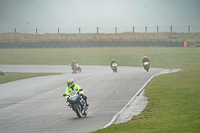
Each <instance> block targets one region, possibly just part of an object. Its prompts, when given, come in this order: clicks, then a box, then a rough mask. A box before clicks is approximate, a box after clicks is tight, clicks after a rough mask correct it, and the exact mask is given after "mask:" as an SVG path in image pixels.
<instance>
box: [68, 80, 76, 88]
mask: <svg viewBox="0 0 200 133" xmlns="http://www.w3.org/2000/svg"><path fill="white" fill-rule="evenodd" d="M73 85H74V80H73V79H68V80H67V86H68V87H72V86H73Z"/></svg>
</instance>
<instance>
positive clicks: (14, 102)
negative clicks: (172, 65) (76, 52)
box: [0, 65, 164, 133]
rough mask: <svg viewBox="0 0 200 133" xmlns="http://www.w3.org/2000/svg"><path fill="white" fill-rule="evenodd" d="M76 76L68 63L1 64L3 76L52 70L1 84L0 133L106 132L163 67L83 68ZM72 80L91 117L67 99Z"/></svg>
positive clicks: (0, 68)
mask: <svg viewBox="0 0 200 133" xmlns="http://www.w3.org/2000/svg"><path fill="white" fill-rule="evenodd" d="M80 67H81V69H82V72H81V73H80V74H72V70H71V67H70V66H64V65H53V66H48V65H31V66H29V65H0V70H1V71H2V72H32V73H34V72H43V73H44V72H53V73H62V74H60V75H50V76H43V77H35V78H29V79H23V80H18V81H14V82H8V83H4V84H0V132H1V133H4V132H5V133H6V132H8V133H10V132H17V133H28V132H43V133H45V132H48V133H51V132H52V133H54V132H72V133H77V132H80V133H88V132H92V131H95V130H98V129H101V128H103V127H104V126H105V125H107V124H108V123H109V122H110V121H111V120H112V118H113V116H114V115H115V114H116V113H118V112H119V111H120V110H121V109H122V108H123V107H124V106H125V105H126V104H127V103H128V102H129V100H130V99H131V98H132V97H133V96H134V95H135V94H136V93H137V91H138V90H139V89H140V88H141V87H142V86H143V85H144V84H145V82H147V81H148V80H149V79H150V78H151V77H152V76H153V75H154V74H156V73H159V72H161V71H163V70H164V69H161V68H150V71H149V72H146V71H145V70H144V69H143V68H142V67H123V66H118V72H117V73H113V72H112V70H111V68H110V67H109V66H80ZM69 78H73V79H74V80H75V83H76V84H78V85H80V86H81V87H82V88H83V90H84V94H85V95H86V96H87V97H88V104H89V105H90V106H89V109H88V116H87V117H85V118H81V119H80V118H77V116H76V114H75V113H74V112H73V111H72V110H71V108H69V107H68V106H67V104H66V98H64V97H63V96H62V95H63V94H64V92H65V89H66V84H67V83H66V82H67V79H69Z"/></svg>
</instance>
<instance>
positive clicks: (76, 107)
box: [63, 89, 88, 118]
mask: <svg viewBox="0 0 200 133" xmlns="http://www.w3.org/2000/svg"><path fill="white" fill-rule="evenodd" d="M79 91H82V89H80V90H79ZM79 91H77V90H72V91H71V92H70V93H69V98H68V99H69V100H68V102H69V105H70V107H71V108H72V110H73V111H74V112H75V113H76V115H77V116H78V118H81V117H85V116H87V114H88V113H87V109H88V108H87V107H86V102H85V100H84V99H83V98H82V96H81V95H79ZM63 96H64V97H65V96H66V94H63Z"/></svg>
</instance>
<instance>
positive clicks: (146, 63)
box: [143, 62, 149, 72]
mask: <svg viewBox="0 0 200 133" xmlns="http://www.w3.org/2000/svg"><path fill="white" fill-rule="evenodd" d="M143 66H144V69H145V70H146V71H147V72H148V71H149V62H144V64H143Z"/></svg>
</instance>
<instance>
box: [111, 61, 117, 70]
mask: <svg viewBox="0 0 200 133" xmlns="http://www.w3.org/2000/svg"><path fill="white" fill-rule="evenodd" d="M113 63H117V62H116V61H115V59H112V61H111V63H110V67H111V69H112V64H113Z"/></svg>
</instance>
